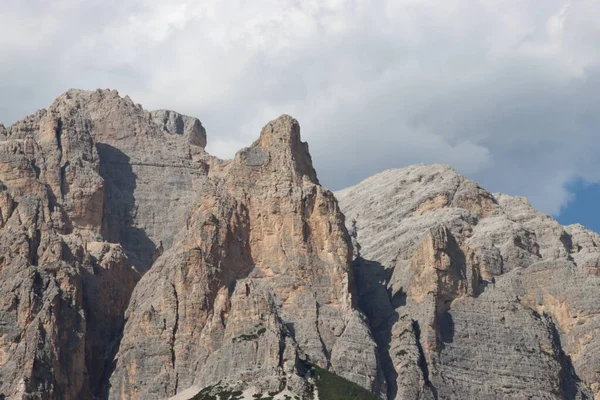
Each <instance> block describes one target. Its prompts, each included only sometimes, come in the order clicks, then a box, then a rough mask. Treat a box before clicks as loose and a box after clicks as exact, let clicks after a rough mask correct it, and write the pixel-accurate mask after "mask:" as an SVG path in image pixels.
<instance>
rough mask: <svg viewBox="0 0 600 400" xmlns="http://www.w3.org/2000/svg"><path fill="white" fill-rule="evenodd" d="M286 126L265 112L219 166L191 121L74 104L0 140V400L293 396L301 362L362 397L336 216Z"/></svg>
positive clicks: (291, 125)
mask: <svg viewBox="0 0 600 400" xmlns="http://www.w3.org/2000/svg"><path fill="white" fill-rule="evenodd" d="M299 130H300V128H299V126H298V123H297V122H296V121H295V120H294V119H293V118H291V117H289V116H282V117H280V118H279V119H277V120H275V121H272V122H271V123H269V124H267V125H266V126H265V128H264V129H263V132H262V133H261V135H260V138H259V139H258V140H257V142H255V143H254V144H253V145H252V146H251V147H249V148H247V149H243V150H242V151H240V152H239V153H238V154H237V156H236V157H235V159H234V160H232V161H221V160H218V159H216V158H214V157H212V156H210V155H208V154H207V153H206V152H205V151H204V148H203V147H204V146H205V144H206V136H205V132H204V129H203V128H202V125H201V124H200V122H199V121H198V120H197V119H195V118H191V117H186V116H182V115H180V114H177V113H174V112H172V111H155V112H147V111H145V110H143V109H142V108H141V106H139V105H136V104H134V103H133V102H132V101H131V100H130V99H129V98H127V97H126V98H121V97H120V96H119V95H118V94H117V93H116V92H115V91H95V92H86V91H77V90H72V91H69V92H67V93H65V94H64V95H62V96H61V97H59V98H58V99H57V100H56V101H55V102H54V103H53V104H52V105H51V106H50V108H49V109H48V110H43V111H39V112H38V113H36V114H35V115H33V116H30V117H28V118H27V119H25V120H24V121H21V122H18V123H16V124H15V125H13V126H11V127H9V128H8V129H4V128H3V129H2V130H1V132H0V182H1V191H0V194H1V196H0V200H1V202H0V216H1V218H0V235H1V239H2V240H1V241H0V246H1V251H0V254H1V256H0V271H1V273H2V281H1V286H0V299H1V300H0V301H2V303H3V307H2V309H1V310H2V311H1V312H2V313H1V314H0V321H1V324H0V393H1V394H3V395H4V396H7V397H10V398H31V397H34V398H48V399H85V398H107V397H108V398H140V399H152V398H157V399H159V398H168V397H170V396H173V395H175V394H177V393H178V392H180V391H182V390H185V389H190V388H192V389H193V388H196V387H197V388H198V390H200V389H201V388H202V387H204V386H207V385H213V384H216V383H218V382H220V381H223V380H227V381H229V382H231V384H232V385H238V386H240V385H242V386H243V384H242V382H243V381H244V380H245V381H246V382H249V381H250V382H253V385H254V386H257V387H258V388H260V389H264V390H282V389H285V387H286V386H289V387H290V388H292V389H293V390H294V391H295V392H296V393H300V394H302V393H305V392H307V391H309V389H310V386H309V384H308V382H307V381H306V379H305V375H306V373H307V371H305V368H306V365H309V364H307V363H310V364H314V365H318V366H321V367H323V368H327V369H329V370H331V371H333V372H335V373H337V374H339V375H341V376H343V377H346V378H348V379H351V380H353V381H355V382H357V383H359V384H360V385H362V386H363V387H365V388H368V389H373V390H379V388H380V386H381V385H382V382H381V381H380V377H378V375H377V374H378V366H377V356H376V347H375V343H374V341H373V339H372V338H371V334H370V329H369V327H368V325H367V323H366V319H365V317H364V316H363V314H361V313H360V312H359V311H357V309H356V307H355V299H354V298H353V293H352V291H353V279H352V274H351V272H352V269H351V261H352V259H351V257H352V256H351V254H352V251H351V245H350V238H349V236H348V233H347V231H346V228H345V226H344V219H343V215H342V214H341V212H340V211H339V208H338V206H337V202H336V200H335V198H334V197H333V195H332V193H331V192H329V191H327V190H325V189H323V188H322V187H321V186H319V184H318V181H317V178H316V173H315V171H314V169H313V167H312V162H311V159H310V155H309V153H308V147H307V145H306V144H305V143H303V142H302V141H301V140H300V131H299ZM151 266H152V268H150V267H151ZM138 281H139V282H138ZM134 287H136V289H135V292H133V289H134ZM132 292H133V296H132ZM126 309H127V311H126ZM125 321H127V322H126V323H125ZM358 360H359V361H360V362H358Z"/></svg>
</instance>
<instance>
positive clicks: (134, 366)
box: [110, 116, 379, 399]
mask: <svg viewBox="0 0 600 400" xmlns="http://www.w3.org/2000/svg"><path fill="white" fill-rule="evenodd" d="M175 243H176V244H175V245H174V246H173V247H172V248H171V249H170V250H169V251H167V252H165V254H163V255H162V256H161V257H160V258H159V259H158V260H157V261H156V263H155V264H154V266H153V267H152V269H151V270H150V272H149V273H148V274H146V275H145V276H144V277H143V278H142V280H141V281H140V282H139V284H138V286H137V287H136V289H135V292H134V294H133V297H132V301H131V305H130V307H129V309H128V311H127V324H126V326H125V332H124V336H123V340H122V341H121V347H120V350H119V354H118V355H117V359H118V363H117V366H116V370H115V372H114V373H113V375H112V377H111V380H110V384H111V391H110V397H111V398H115V399H129V398H131V399H137V398H140V399H142V398H143V399H149V398H165V397H168V396H172V395H175V394H176V393H177V392H178V391H180V390H183V389H187V388H188V387H190V386H196V387H198V388H202V387H206V386H209V385H214V384H216V383H219V382H220V381H224V380H227V381H230V382H252V384H253V385H255V386H258V387H261V388H262V389H264V390H265V391H280V390H283V389H284V388H285V385H284V384H283V383H282V382H287V383H286V384H287V385H288V386H290V387H291V388H292V389H294V390H295V391H296V392H299V393H302V392H303V391H304V388H303V385H305V382H304V381H303V380H302V379H299V376H300V375H302V371H301V369H302V367H301V366H300V365H299V362H300V360H306V361H310V362H312V363H315V364H317V365H320V366H322V367H324V368H330V369H331V370H333V371H335V372H336V373H338V374H340V375H342V376H345V377H347V378H349V379H351V380H353V381H355V382H358V383H360V384H361V385H363V386H365V387H368V388H373V389H376V388H377V387H378V384H379V382H378V381H377V359H376V351H375V344H374V343H373V341H372V339H371V337H370V332H369V328H368V327H367V325H366V324H365V322H364V318H363V317H362V316H361V314H360V313H359V312H358V311H356V310H355V309H354V307H353V298H352V294H351V290H350V288H351V286H350V285H351V281H352V275H351V270H350V263H351V247H350V243H349V237H348V234H347V232H346V230H345V228H344V219H343V216H342V214H341V213H340V211H339V209H338V207H337V203H336V201H335V199H334V197H333V195H332V194H331V192H329V191H327V190H325V189H323V188H322V187H320V186H319V185H318V183H317V180H316V174H315V171H314V169H313V168H312V163H311V160H310V155H309V154H308V150H307V147H306V145H305V144H304V143H302V142H301V141H300V134H299V126H298V123H297V122H296V121H295V120H294V119H292V118H291V117H289V116H282V117H280V118H279V119H277V120H275V121H272V122H270V123H269V124H267V125H266V126H265V128H264V129H263V131H262V133H261V136H260V139H259V140H258V141H256V142H255V143H254V144H253V145H252V146H251V147H249V148H247V149H243V150H241V151H240V152H239V153H238V154H237V155H236V157H235V159H234V160H233V162H232V163H231V164H230V165H229V166H228V168H227V170H226V173H225V175H224V176H223V177H222V178H220V179H215V180H211V183H210V184H207V185H206V186H205V188H204V190H203V192H202V194H201V196H200V199H199V201H198V204H197V206H196V207H194V212H192V213H191V215H190V217H189V218H188V220H187V222H186V227H185V229H184V230H183V231H182V232H181V233H180V234H179V236H178V238H177V239H176V241H175ZM357 360H360V362H356V361H357ZM282 385H284V386H283V387H282Z"/></svg>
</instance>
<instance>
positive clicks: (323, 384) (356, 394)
mask: <svg viewBox="0 0 600 400" xmlns="http://www.w3.org/2000/svg"><path fill="white" fill-rule="evenodd" d="M312 371H313V374H314V376H315V381H316V384H317V389H318V391H319V399H320V400H380V399H379V397H377V396H376V395H375V394H374V393H371V392H369V391H368V390H366V389H365V388H363V387H361V386H359V385H357V384H356V383H354V382H350V381H349V380H347V379H345V378H342V377H341V376H338V375H336V374H334V373H331V372H329V371H327V370H325V369H323V368H320V367H317V366H316V365H312Z"/></svg>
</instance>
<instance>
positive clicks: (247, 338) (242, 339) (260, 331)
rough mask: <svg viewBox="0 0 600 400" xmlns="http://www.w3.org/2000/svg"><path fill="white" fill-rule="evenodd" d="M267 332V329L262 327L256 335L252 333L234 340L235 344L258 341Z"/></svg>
mask: <svg viewBox="0 0 600 400" xmlns="http://www.w3.org/2000/svg"><path fill="white" fill-rule="evenodd" d="M266 331H267V328H265V327H262V328H260V329H259V330H257V331H256V332H255V333H252V334H250V335H240V336H238V337H236V338H233V343H236V342H245V341H248V340H255V339H258V338H259V337H261V336H262V335H264V333H265V332H266Z"/></svg>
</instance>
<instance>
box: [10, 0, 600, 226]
mask: <svg viewBox="0 0 600 400" xmlns="http://www.w3.org/2000/svg"><path fill="white" fill-rule="evenodd" d="M199 3H201V4H199ZM0 9H1V10H2V12H1V13H0V51H1V52H2V58H1V59H0V73H1V74H2V77H3V78H2V79H1V80H0V91H1V92H2V96H1V97H0V121H2V122H4V123H5V124H9V123H11V122H13V121H14V120H16V119H20V118H22V117H24V116H25V115H26V114H28V113H31V112H33V111H34V110H35V109H36V108H41V107H45V106H47V105H48V104H49V103H50V102H51V101H52V99H53V98H54V97H56V96H57V95H59V94H60V93H62V92H64V91H65V90H66V89H68V88H70V87H80V88H87V89H95V88H98V87H102V88H106V87H110V88H116V89H118V90H119V91H120V92H121V93H122V94H129V95H130V96H131V97H132V98H133V99H134V100H135V101H137V102H140V103H142V104H143V105H144V107H146V108H150V109H153V108H171V109H175V110H177V111H180V112H184V113H187V114H191V115H194V116H197V117H199V118H200V119H201V120H202V121H203V123H204V125H205V126H206V128H207V131H208V139H209V151H211V152H212V153H214V154H216V155H218V156H222V157H230V156H232V155H233V154H234V152H235V151H236V150H238V149H239V148H240V147H242V146H246V145H248V144H249V143H251V141H252V140H253V139H255V137H256V135H257V134H258V132H259V130H260V128H261V127H262V125H263V124H264V123H265V122H266V121H268V120H269V119H272V118H274V117H276V116H277V115H279V114H282V113H288V114H292V115H294V116H295V117H296V118H297V119H298V120H299V121H300V123H301V125H302V129H303V137H304V139H305V140H307V141H308V142H309V144H310V147H311V151H312V154H313V159H314V161H315V164H316V167H317V170H318V172H319V176H320V179H321V181H322V183H323V184H324V185H326V186H328V187H330V188H332V189H339V188H341V187H344V186H348V185H351V184H354V183H356V182H358V181H359V180H361V179H363V178H366V177H367V176H369V175H371V174H373V173H376V172H379V171H381V170H383V169H387V168H396V167H402V166H405V165H409V164H414V163H421V162H424V163H430V162H443V163H449V164H451V165H453V166H454V167H455V168H456V169H457V170H458V171H459V172H461V173H464V174H466V175H468V176H469V177H471V178H473V179H475V180H477V181H479V182H480V183H481V184H482V185H484V186H485V187H486V188H488V189H489V190H492V191H503V192H507V193H510V194H519V195H525V196H528V197H529V198H530V199H531V201H532V203H533V204H534V205H535V206H537V207H538V208H540V209H542V210H543V211H546V212H549V213H555V214H556V213H558V212H559V211H560V208H561V207H562V206H564V205H565V204H566V203H567V202H568V200H569V198H570V194H569V193H568V191H567V190H566V189H565V185H566V184H567V183H569V182H570V181H572V180H574V179H583V180H585V181H587V182H598V181H600V158H598V157H597V156H596V155H597V154H598V152H599V151H600V140H598V138H599V128H600V116H599V113H598V112H597V107H598V106H597V105H598V104H600V101H599V100H600V46H598V45H597V43H599V42H600V30H598V28H597V22H596V21H595V19H596V16H597V15H600V3H599V2H598V1H586V0H580V1H572V2H564V1H554V0H535V1H533V0H532V1H517V0H492V1H470V0H447V1H443V2H440V1H428V0H422V1H416V0H390V1H380V0H347V1H345V0H329V1H327V0H303V1H297V0H296V1H294V0H283V1H282V0H277V1H275V0H256V1H252V2H247V1H242V0H228V1H217V0H215V1H204V2H196V1H193V2H192V1H166V0H165V1H162V0H161V1H159V0H121V1H118V2H117V1H102V2H100V1H96V0H91V1H86V2H81V1H74V0H55V1H38V0H35V1H26V2H24V1H13V0H9V1H6V2H3V4H2V5H1V6H0Z"/></svg>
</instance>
